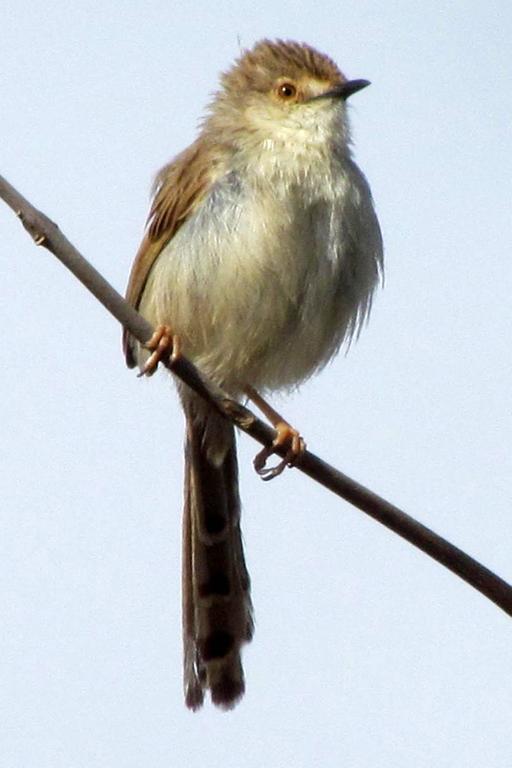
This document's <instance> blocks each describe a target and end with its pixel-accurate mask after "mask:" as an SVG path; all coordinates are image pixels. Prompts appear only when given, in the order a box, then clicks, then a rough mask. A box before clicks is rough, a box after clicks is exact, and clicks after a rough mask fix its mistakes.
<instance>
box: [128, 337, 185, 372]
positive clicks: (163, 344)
mask: <svg viewBox="0 0 512 768" xmlns="http://www.w3.org/2000/svg"><path fill="white" fill-rule="evenodd" d="M144 346H145V348H146V349H149V351H150V352H151V354H150V356H149V357H148V359H147V360H146V362H145V363H144V365H143V366H142V368H141V371H140V373H139V374H138V376H139V377H140V376H152V375H153V374H154V372H155V371H156V369H157V368H158V363H160V362H161V361H162V360H167V359H169V357H171V355H172V359H173V360H176V359H177V358H178V357H179V356H180V354H181V352H180V338H179V336H176V334H174V333H173V332H172V330H171V328H170V327H169V326H168V325H159V326H158V327H157V328H156V329H155V331H154V333H153V335H152V336H151V338H150V339H149V341H147V342H146V344H145V345H144Z"/></svg>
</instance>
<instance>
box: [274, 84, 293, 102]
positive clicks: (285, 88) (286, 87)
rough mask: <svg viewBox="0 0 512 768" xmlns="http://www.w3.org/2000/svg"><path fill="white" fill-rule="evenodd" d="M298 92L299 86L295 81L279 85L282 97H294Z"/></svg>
mask: <svg viewBox="0 0 512 768" xmlns="http://www.w3.org/2000/svg"><path fill="white" fill-rule="evenodd" d="M296 94H297V88H296V87H295V86H294V84H293V83H281V84H280V85H278V86H277V95H278V96H280V97H281V98H282V99H293V97H294V96H296Z"/></svg>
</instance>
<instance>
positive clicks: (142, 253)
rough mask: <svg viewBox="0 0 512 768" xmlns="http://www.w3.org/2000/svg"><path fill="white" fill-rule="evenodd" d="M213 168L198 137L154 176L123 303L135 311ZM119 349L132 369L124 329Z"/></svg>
mask: <svg viewBox="0 0 512 768" xmlns="http://www.w3.org/2000/svg"><path fill="white" fill-rule="evenodd" d="M217 168H218V163H216V162H215V159H214V157H213V152H212V149H211V147H209V146H208V145H207V144H206V142H204V140H202V139H201V138H199V139H197V141H195V142H194V144H192V145H191V146H190V147H188V148H187V149H186V150H185V151H184V152H181V154H179V155H178V156H177V157H175V158H174V160H172V161H171V162H170V163H169V164H168V165H166V166H165V167H164V168H162V170H161V171H160V173H159V174H158V176H157V178H156V182H155V192H154V197H153V203H152V205H151V210H150V212H149V216H148V223H147V230H146V234H145V236H144V239H143V241H142V243H141V245H140V248H139V250H138V252H137V255H136V256H135V260H134V262H133V265H132V269H131V272H130V278H129V280H128V287H127V289H126V300H127V301H128V302H129V303H130V304H131V305H132V306H133V307H135V309H137V308H138V306H139V303H140V300H141V297H142V293H143V291H144V287H145V285H146V281H147V279H148V276H149V273H150V272H151V268H152V266H153V264H154V263H155V260H156V258H157V256H158V255H159V253H160V252H161V251H162V249H163V248H165V246H166V245H167V243H168V242H169V241H170V240H171V238H173V237H174V235H175V234H176V232H177V231H178V229H179V228H180V226H181V225H182V224H183V222H184V221H185V220H186V219H187V217H188V216H189V215H190V214H191V213H192V211H193V210H194V209H195V208H196V206H197V205H198V204H199V203H200V202H201V200H202V199H203V198H204V196H205V194H206V190H207V189H208V187H209V186H210V184H211V181H212V180H213V178H214V177H215V175H216V172H217ZM123 350H124V354H125V357H126V364H127V365H128V366H129V367H130V368H133V367H134V366H135V365H136V362H135V359H134V356H133V351H132V348H131V344H130V334H129V333H128V331H126V329H125V330H124V331H123Z"/></svg>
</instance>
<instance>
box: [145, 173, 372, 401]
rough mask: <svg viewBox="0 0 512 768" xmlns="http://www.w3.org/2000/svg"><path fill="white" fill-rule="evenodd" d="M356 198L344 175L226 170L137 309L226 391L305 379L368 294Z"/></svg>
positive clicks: (168, 250)
mask: <svg viewBox="0 0 512 768" xmlns="http://www.w3.org/2000/svg"><path fill="white" fill-rule="evenodd" d="M331 176H332V174H331ZM270 179H271V181H270ZM360 194H361V193H360V191H359V190H358V188H357V187H356V186H355V185H353V184H352V183H351V180H350V178H349V177H348V176H346V177H345V176H343V175H342V174H338V175H337V177H336V178H332V177H329V175H328V174H324V175H323V176H321V177H320V176H318V174H317V175H316V176H315V175H313V176H310V177H309V178H308V177H307V175H306V176H304V177H303V178H302V179H300V180H298V179H297V178H296V177H293V178H291V177H288V176H286V174H277V175H276V174H274V175H271V176H265V175H263V176H262V177H261V178H257V177H256V178H252V179H245V180H243V178H242V176H241V175H240V174H239V173H231V174H227V175H226V176H225V177H223V179H222V180H220V181H218V182H217V183H216V184H214V185H213V186H212V188H211V190H210V192H209V194H208V195H207V197H206V198H205V200H204V201H203V203H202V204H201V205H200V206H199V207H198V209H197V210H196V212H195V213H194V214H193V215H192V216H191V217H190V218H189V219H188V220H187V222H185V223H184V225H183V226H182V227H181V228H180V230H179V231H178V232H177V234H176V235H175V237H174V238H173V239H172V241H171V242H170V243H169V244H168V245H167V246H166V247H165V248H164V250H163V251H162V252H161V254H160V256H159V257H158V259H157V261H156V263H155V265H154V267H153V269H152V272H151V274H150V276H149V279H148V283H147V285H146V288H145V291H144V294H143V297H142V301H141V311H142V312H143V314H144V315H145V316H146V317H147V318H148V319H149V320H150V321H152V322H154V323H159V322H160V323H161V322H165V323H168V324H170V325H171V326H172V327H173V329H174V331H175V332H177V333H178V334H180V335H181V336H182V338H183V348H184V352H185V354H188V355H190V356H191V358H192V359H193V360H194V361H195V362H196V363H197V364H198V366H199V367H200V368H201V369H203V370H204V372H205V373H206V374H207V375H209V376H211V377H212V378H214V380H216V381H217V382H219V383H221V384H223V385H224V386H227V387H228V388H230V389H231V390H233V391H237V390H239V389H241V388H242V387H243V386H244V385H245V384H246V383H249V384H251V385H252V386H254V387H257V388H258V387H259V388H261V389H277V388H281V387H291V386H294V385H295V384H298V383H300V382H301V381H302V380H304V379H305V378H307V377H308V376H309V375H311V373H313V371H314V370H315V369H316V368H318V367H319V366H321V365H323V364H324V363H325V362H326V361H327V360H328V359H329V358H330V357H331V356H332V355H333V354H334V352H335V351H336V350H337V349H338V347H339V345H340V344H341V343H342V341H343V340H344V338H346V336H347V335H349V334H350V333H351V328H352V326H351V324H353V323H354V322H355V318H356V316H357V313H358V311H359V308H360V306H361V303H364V301H365V296H366V295H367V294H368V292H369V291H370V292H371V290H372V288H373V286H371V285H368V284H367V283H368V282H372V281H371V280H370V281H369V280H368V279H367V277H368V276H367V275H366V276H365V271H364V270H361V268H360V267H361V261H364V254H361V253H360V252H359V249H358V244H357V236H356V235H355V234H354V232H352V229H354V222H351V216H353V212H354V211H357V210H358V208H359V205H360V201H359V199H358V198H359V197H360ZM368 258H370V256H369V255H368ZM352 330H353V328H352Z"/></svg>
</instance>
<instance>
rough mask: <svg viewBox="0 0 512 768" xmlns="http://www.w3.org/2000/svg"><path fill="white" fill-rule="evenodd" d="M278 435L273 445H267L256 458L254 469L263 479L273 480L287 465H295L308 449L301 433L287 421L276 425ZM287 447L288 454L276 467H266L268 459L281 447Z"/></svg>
mask: <svg viewBox="0 0 512 768" xmlns="http://www.w3.org/2000/svg"><path fill="white" fill-rule="evenodd" d="M275 428H276V432H277V435H276V437H275V439H274V441H273V442H272V445H270V446H265V448H263V449H262V450H261V451H260V452H259V453H258V454H256V456H255V458H254V469H255V470H256V472H257V473H258V475H259V476H260V477H261V479H262V480H273V479H274V477H277V476H278V475H280V474H281V473H282V472H283V471H284V470H285V469H286V467H294V466H295V465H296V464H297V463H298V462H299V461H300V459H301V457H302V456H303V454H304V452H305V450H306V443H305V442H304V438H303V437H301V435H300V433H299V432H298V431H297V430H296V429H294V428H293V427H291V426H290V425H289V424H288V423H287V422H285V421H281V422H279V423H278V424H276V426H275ZM284 447H287V448H288V450H287V451H286V455H285V456H284V458H283V459H281V461H280V462H279V463H278V464H276V466H275V467H266V466H265V465H266V463H267V460H268V459H269V458H270V456H272V454H274V453H276V450H277V449H279V448H284Z"/></svg>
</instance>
